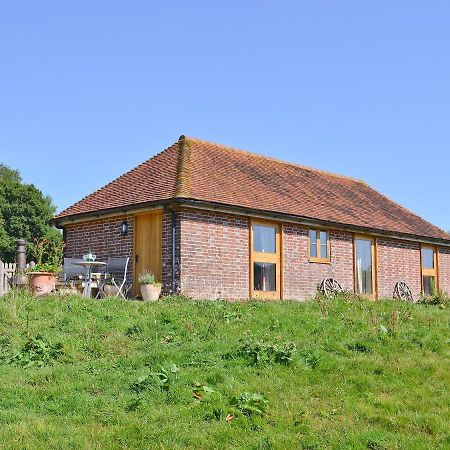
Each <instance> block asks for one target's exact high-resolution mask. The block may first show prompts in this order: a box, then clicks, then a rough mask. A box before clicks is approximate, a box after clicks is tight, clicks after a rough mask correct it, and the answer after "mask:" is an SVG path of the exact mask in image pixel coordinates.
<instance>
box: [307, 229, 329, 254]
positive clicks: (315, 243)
mask: <svg viewBox="0 0 450 450" xmlns="http://www.w3.org/2000/svg"><path fill="white" fill-rule="evenodd" d="M309 260H310V261H311V262H330V260H331V258H330V235H329V233H328V231H324V230H309Z"/></svg>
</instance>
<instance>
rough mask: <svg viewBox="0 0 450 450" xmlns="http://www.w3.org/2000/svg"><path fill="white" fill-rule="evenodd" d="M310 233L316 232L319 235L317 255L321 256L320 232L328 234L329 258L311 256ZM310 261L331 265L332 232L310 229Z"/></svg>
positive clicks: (323, 229) (324, 229)
mask: <svg viewBox="0 0 450 450" xmlns="http://www.w3.org/2000/svg"><path fill="white" fill-rule="evenodd" d="M310 231H315V232H316V233H317V239H316V247H317V255H320V254H321V250H322V249H321V244H320V232H321V231H322V232H326V233H327V234H328V244H327V255H328V256H327V257H326V258H322V257H320V256H311V238H310V236H309V232H310ZM308 255H309V258H308V261H309V262H311V263H319V264H331V232H330V230H329V229H327V228H312V227H310V228H308Z"/></svg>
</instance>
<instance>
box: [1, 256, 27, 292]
mask: <svg viewBox="0 0 450 450" xmlns="http://www.w3.org/2000/svg"><path fill="white" fill-rule="evenodd" d="M28 266H29V264H27V267H28ZM15 274H16V263H5V262H3V261H0V296H2V295H5V294H6V293H7V292H8V291H9V290H10V289H12V288H13V287H14V282H15V280H14V276H15Z"/></svg>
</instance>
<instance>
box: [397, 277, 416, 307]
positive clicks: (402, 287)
mask: <svg viewBox="0 0 450 450" xmlns="http://www.w3.org/2000/svg"><path fill="white" fill-rule="evenodd" d="M394 298H396V299H398V300H406V301H408V302H413V301H414V297H413V295H412V292H411V289H409V286H408V285H407V284H406V283H405V282H404V281H399V282H397V284H396V285H395V287H394Z"/></svg>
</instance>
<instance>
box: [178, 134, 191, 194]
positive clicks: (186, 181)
mask: <svg viewBox="0 0 450 450" xmlns="http://www.w3.org/2000/svg"><path fill="white" fill-rule="evenodd" d="M177 144H178V160H177V175H176V180H175V193H174V197H176V198H189V196H190V195H189V193H190V187H191V144H190V142H188V140H187V139H186V137H185V136H184V135H181V136H180V137H179V139H178V142H177Z"/></svg>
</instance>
